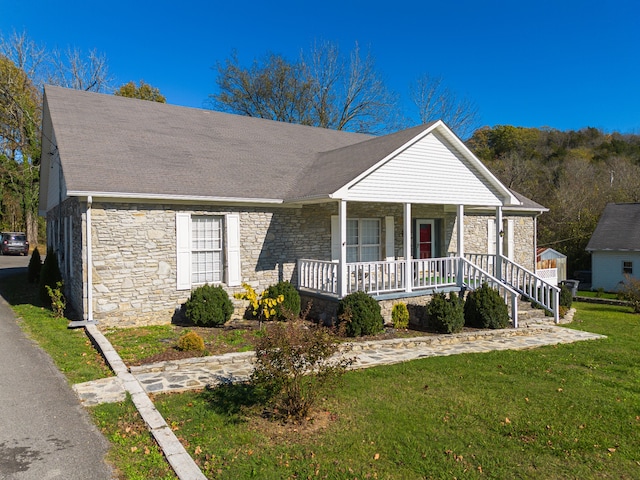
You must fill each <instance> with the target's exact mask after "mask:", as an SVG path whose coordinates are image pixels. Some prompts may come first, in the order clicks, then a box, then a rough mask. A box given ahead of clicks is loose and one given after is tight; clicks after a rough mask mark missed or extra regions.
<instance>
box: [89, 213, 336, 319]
mask: <svg viewBox="0 0 640 480" xmlns="http://www.w3.org/2000/svg"><path fill="white" fill-rule="evenodd" d="M176 211H181V212H185V211H186V212H189V213H191V214H192V215H218V216H224V215H226V214H228V213H232V212H233V213H239V214H240V237H241V248H240V252H241V263H242V280H243V281H244V282H247V283H249V284H250V285H251V286H253V287H254V288H255V289H256V290H257V291H261V290H263V289H264V288H266V287H268V286H269V285H271V284H274V283H276V282H278V281H280V280H289V281H292V282H293V283H294V284H296V283H297V270H296V262H297V259H299V258H313V259H324V260H328V259H330V258H331V214H333V213H335V212H337V206H336V205H335V204H329V205H318V206H304V207H298V208H284V207H273V208H268V207H265V208H260V207H249V208H242V209H240V208H220V207H216V206H211V207H201V208H197V209H190V208H187V207H186V206H180V205H142V204H117V203H102V204H97V203H94V205H93V208H92V210H91V212H92V217H91V218H92V235H93V237H92V243H93V245H92V246H93V249H92V250H93V284H94V285H93V289H94V290H93V303H94V318H95V319H96V320H98V321H100V322H101V324H103V325H105V324H106V325H120V326H122V325H140V324H149V323H168V322H169V321H170V320H171V318H172V316H173V315H174V313H175V310H176V308H178V307H179V306H180V305H181V304H182V303H184V302H185V301H186V300H187V298H188V297H189V295H190V291H188V290H177V288H176V224H175V213H176ZM223 223H224V222H223ZM223 228H226V227H223ZM223 287H225V288H226V289H227V290H228V291H229V293H230V295H232V294H233V293H234V292H237V291H242V288H241V287H238V288H228V287H226V285H224V284H223ZM245 306H246V305H245V304H244V303H243V302H238V301H236V313H237V315H241V314H242V313H243V312H244V308H245Z"/></svg>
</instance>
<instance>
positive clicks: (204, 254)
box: [191, 216, 223, 283]
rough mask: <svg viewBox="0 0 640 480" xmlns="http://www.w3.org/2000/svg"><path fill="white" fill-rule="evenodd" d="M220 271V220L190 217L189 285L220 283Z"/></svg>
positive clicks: (221, 268) (221, 259)
mask: <svg viewBox="0 0 640 480" xmlns="http://www.w3.org/2000/svg"><path fill="white" fill-rule="evenodd" d="M222 270H223V258H222V218H221V217H210V216H208V217H191V283H220V282H222Z"/></svg>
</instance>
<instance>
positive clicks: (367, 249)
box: [347, 218, 380, 262]
mask: <svg viewBox="0 0 640 480" xmlns="http://www.w3.org/2000/svg"><path fill="white" fill-rule="evenodd" d="M378 260H380V220H379V219H376V218H360V219H348V220H347V262H377V261H378Z"/></svg>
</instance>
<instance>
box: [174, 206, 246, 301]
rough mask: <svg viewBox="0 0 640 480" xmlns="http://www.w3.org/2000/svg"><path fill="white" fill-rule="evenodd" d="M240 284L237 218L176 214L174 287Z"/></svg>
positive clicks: (226, 215)
mask: <svg viewBox="0 0 640 480" xmlns="http://www.w3.org/2000/svg"><path fill="white" fill-rule="evenodd" d="M204 283H225V284H226V285H228V286H230V287H234V286H237V285H240V284H241V283H242V268H241V258H240V216H239V215H238V214H237V213H227V214H225V215H192V214H191V213H189V212H176V284H177V285H176V286H177V289H178V290H189V289H191V288H192V286H194V285H202V284H204Z"/></svg>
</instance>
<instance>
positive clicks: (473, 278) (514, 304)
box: [457, 257, 520, 328]
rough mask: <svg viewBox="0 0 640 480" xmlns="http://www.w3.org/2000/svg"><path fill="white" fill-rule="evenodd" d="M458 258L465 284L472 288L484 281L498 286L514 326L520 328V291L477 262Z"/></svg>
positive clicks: (492, 285) (494, 286) (491, 285)
mask: <svg viewBox="0 0 640 480" xmlns="http://www.w3.org/2000/svg"><path fill="white" fill-rule="evenodd" d="M457 258H458V260H459V261H460V263H459V265H460V268H461V270H462V281H463V283H464V285H465V286H466V287H467V288H469V289H471V290H475V289H476V288H479V287H481V286H482V284H483V283H486V284H487V285H489V286H490V287H493V288H496V289H497V290H498V291H499V292H500V295H501V296H502V298H503V300H504V302H505V303H506V304H507V305H508V306H509V307H510V310H511V311H510V315H511V320H512V321H513V326H514V328H518V297H519V296H520V295H519V293H518V292H517V291H516V290H515V289H513V288H511V287H510V286H509V285H506V284H505V283H504V282H503V281H501V280H500V279H498V278H496V277H495V276H493V275H492V274H491V273H489V272H488V271H487V270H485V269H483V268H480V267H479V266H478V265H476V264H475V263H473V262H471V261H469V260H467V259H466V258H459V257H457Z"/></svg>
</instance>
